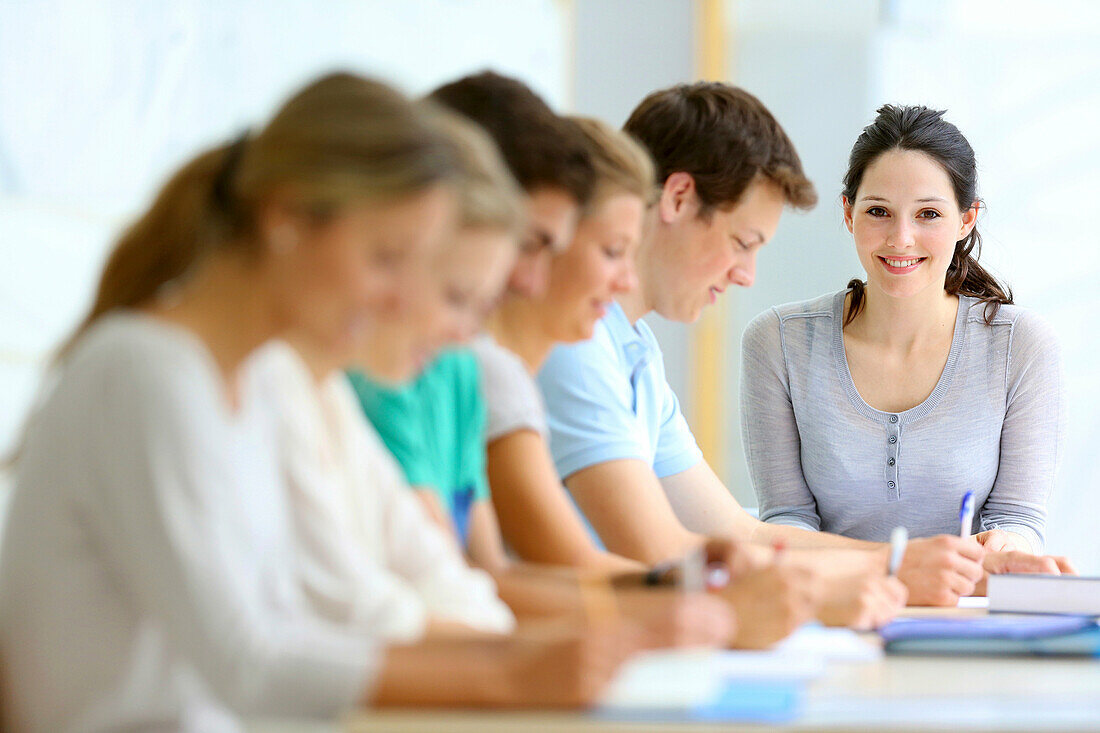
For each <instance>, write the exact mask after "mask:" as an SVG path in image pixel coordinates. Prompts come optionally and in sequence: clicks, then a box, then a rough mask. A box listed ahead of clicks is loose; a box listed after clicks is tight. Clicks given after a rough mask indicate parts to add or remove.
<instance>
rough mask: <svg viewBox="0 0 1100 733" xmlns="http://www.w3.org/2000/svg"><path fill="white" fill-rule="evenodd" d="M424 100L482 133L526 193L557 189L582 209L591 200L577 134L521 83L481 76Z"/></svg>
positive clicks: (591, 175) (588, 165)
mask: <svg viewBox="0 0 1100 733" xmlns="http://www.w3.org/2000/svg"><path fill="white" fill-rule="evenodd" d="M428 98H429V99H431V100H433V101H435V102H437V103H439V104H442V105H443V106H445V107H448V108H450V109H452V110H454V111H455V112H458V113H460V114H462V115H465V116H466V117H469V118H470V119H471V120H473V121H474V122H476V123H478V124H479V125H481V126H482V127H483V128H485V131H486V132H488V133H489V136H490V137H491V138H493V141H494V142H495V143H496V144H497V147H498V148H500V152H501V154H502V155H503V156H504V162H505V163H507V164H508V168H509V169H510V170H511V171H512V175H513V176H515V179H516V181H518V182H519V185H520V186H522V187H523V189H524V190H525V191H528V192H531V191H534V190H535V189H536V188H539V187H541V186H552V187H555V188H561V189H564V190H566V191H568V192H569V193H570V195H572V196H573V198H575V199H576V200H577V203H579V204H580V205H582V206H583V205H585V204H587V203H588V200H589V199H590V198H591V197H592V189H593V186H594V185H595V179H596V173H595V171H594V170H593V169H592V161H591V160H590V159H589V157H588V152H587V149H586V147H585V144H584V141H583V140H582V139H581V138H580V135H579V132H578V130H577V129H576V128H575V127H574V126H573V125H570V124H568V123H566V121H565V120H564V119H562V118H561V117H559V116H558V115H556V114H555V113H554V111H553V110H551V109H550V108H549V107H548V106H547V105H546V102H544V101H542V99H540V98H539V96H538V95H537V94H535V93H534V92H533V91H531V89H530V88H529V87H528V86H527V85H526V84H524V83H523V82H521V81H518V80H516V79H512V78H509V77H507V76H501V75H500V74H497V73H494V72H492V71H483V72H481V73H480V74H474V75H471V76H466V77H463V78H461V79H458V80H457V81H453V82H451V83H449V84H444V85H443V86H441V87H439V88H438V89H436V90H435V91H434V92H432V93H431V94H430V95H428Z"/></svg>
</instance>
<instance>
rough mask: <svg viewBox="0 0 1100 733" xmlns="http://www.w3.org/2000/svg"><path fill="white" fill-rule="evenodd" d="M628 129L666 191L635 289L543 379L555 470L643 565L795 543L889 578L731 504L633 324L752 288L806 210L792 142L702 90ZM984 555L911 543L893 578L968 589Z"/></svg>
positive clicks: (829, 565)
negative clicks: (762, 255)
mask: <svg viewBox="0 0 1100 733" xmlns="http://www.w3.org/2000/svg"><path fill="white" fill-rule="evenodd" d="M625 130H626V131H627V132H629V133H631V134H632V135H634V137H636V138H637V139H638V140H639V141H640V142H641V143H642V144H643V145H645V146H646V148H647V149H648V150H649V151H650V153H651V154H652V155H653V156H654V159H655V163H656V167H657V173H658V175H657V178H658V182H659V185H660V186H661V190H660V192H659V199H658V201H657V204H656V206H655V207H654V208H655V210H654V211H653V212H651V217H652V219H651V221H650V226H649V230H648V232H647V233H646V236H645V239H644V240H643V243H642V246H641V247H640V248H639V250H638V254H637V260H636V265H637V268H636V269H637V276H638V281H639V287H637V288H635V289H634V290H633V291H631V292H629V293H625V294H623V295H621V296H620V297H619V298H618V299H617V303H616V304H615V305H613V306H612V307H611V309H610V310H609V312H608V314H607V315H606V316H605V317H604V319H603V320H602V321H601V323H600V324H599V325H598V327H597V330H596V334H595V337H594V338H593V339H592V340H590V341H587V342H584V343H579V344H575V345H569V346H559V347H558V348H556V349H555V350H554V352H553V353H552V354H551V356H550V357H549V359H548V360H547V361H546V363H545V365H544V366H543V368H542V370H541V372H540V373H539V385H540V387H541V388H542V390H543V393H544V396H545V398H546V404H547V408H548V411H549V425H550V431H551V447H552V451H553V454H554V461H555V464H556V466H557V468H558V472H559V474H560V475H561V476H562V477H563V478H564V480H565V483H566V485H567V486H568V488H569V490H570V492H571V493H572V495H573V497H574V499H575V500H576V501H577V503H578V504H579V506H580V507H581V509H582V510H583V511H584V512H585V514H586V516H587V518H588V520H589V521H590V522H591V524H592V525H593V526H594V527H595V528H596V531H597V532H599V534H600V536H601V538H602V539H603V541H604V544H605V545H606V546H607V548H608V549H609V550H610V551H612V552H616V553H618V554H621V555H625V556H627V557H631V558H634V559H637V560H640V561H642V562H644V563H647V564H653V563H656V562H659V561H662V560H667V559H669V558H674V557H678V556H681V555H682V554H683V553H684V552H686V551H688V550H689V549H690V548H692V547H697V546H698V545H699V543H700V542H702V541H704V540H705V538H706V537H730V538H734V539H737V540H745V541H754V542H759V543H767V544H771V545H780V544H781V545H785V546H787V547H791V548H793V549H795V552H794V553H792V554H793V555H795V556H797V557H799V558H801V559H802V560H803V561H804V562H808V563H811V564H813V565H815V566H817V567H818V568H819V569H823V570H826V571H827V572H829V573H836V574H851V573H877V572H882V573H885V572H886V565H887V559H886V556H887V550H888V548H886V547H885V546H884V545H881V544H878V543H871V542H861V541H857V540H851V539H847V538H844V537H840V536H837V535H830V534H826V533H818V532H810V531H807V530H803V529H797V528H794V527H784V526H779V525H771V524H764V523H762V522H760V521H758V520H757V519H755V518H753V517H752V516H750V515H749V514H748V513H747V512H745V511H744V509H742V507H741V506H740V504H738V502H737V500H736V499H734V498H733V495H732V494H731V493H730V492H729V490H728V489H727V488H726V487H725V486H723V485H722V483H721V481H720V480H719V479H718V477H717V476H716V475H715V474H714V472H713V471H712V470H711V468H710V466H708V465H707V463H706V461H705V460H704V459H703V457H702V454H701V453H700V451H699V449H698V447H697V446H696V444H695V439H694V437H693V436H692V434H691V431H690V429H689V428H688V426H687V423H686V421H685V420H684V417H683V415H682V413H681V411H680V406H679V404H678V402H677V400H676V397H675V395H674V394H673V393H672V390H671V388H670V387H669V385H668V382H667V381H666V379H665V374H664V364H663V361H662V356H661V351H660V348H659V346H658V345H657V341H656V339H655V338H654V336H653V333H652V331H650V330H649V328H648V327H647V326H646V325H645V323H644V322H642V321H641V320H640V319H641V318H642V316H644V315H646V314H647V313H650V312H657V313H660V314H661V315H662V316H664V317H665V318H669V319H672V320H677V321H682V322H685V323H690V322H693V321H695V320H696V319H697V318H698V317H699V314H700V312H701V311H702V309H703V308H704V307H706V306H707V305H709V304H711V303H714V302H715V300H716V299H717V298H718V296H720V295H721V294H722V293H723V292H724V291H725V289H726V288H727V287H729V286H730V285H737V286H740V287H749V286H751V285H752V282H753V278H754V276H755V267H756V255H757V252H758V251H759V250H760V248H761V247H762V246H764V245H765V244H766V243H767V242H768V241H769V240H770V239H771V238H772V236H773V234H774V233H775V230H776V227H777V226H778V223H779V217H780V214H781V213H782V210H783V208H784V206H785V205H791V206H793V207H796V208H809V207H811V206H813V205H814V204H815V203H816V198H817V197H816V194H815V192H814V189H813V185H812V184H811V183H810V181H809V180H808V179H807V178H806V176H805V174H804V173H803V171H802V165H801V162H800V160H799V158H798V154H797V152H796V151H795V149H794V146H793V144H792V143H791V141H790V139H789V138H788V137H787V135H786V133H785V132H784V131H783V129H782V128H781V127H780V126H779V123H778V122H776V120H775V118H774V117H773V116H772V115H771V113H770V112H769V111H768V110H767V109H766V108H765V107H764V105H763V104H761V103H760V101H759V100H757V99H756V98H755V97H753V96H752V95H751V94H749V93H747V92H745V91H743V90H741V89H737V88H735V87H732V86H728V85H725V84H720V83H713V82H700V83H697V84H692V85H680V86H677V87H673V88H670V89H666V90H662V91H658V92H655V93H653V94H651V95H649V96H648V97H647V98H646V99H645V100H643V101H642V103H641V104H640V105H639V106H638V108H637V109H636V110H635V111H634V113H633V114H632V115H631V117H630V119H629V120H628V121H627V123H626V126H625ZM809 548H813V549H814V552H813V553H805V552H799V550H801V549H809ZM823 548H835V549H836V550H846V551H843V552H841V551H835V552H833V551H830V552H823V551H822V549H823ZM851 550H864V552H852V551H851ZM982 557H983V549H982V547H981V546H980V545H979V544H978V543H977V542H976V541H974V540H973V539H960V538H958V537H947V536H939V537H933V538H925V539H915V540H913V541H912V542H910V543H909V548H908V550H907V552H906V554H905V559H904V562H903V564H902V568H901V571H900V573H899V577H900V578H901V579H902V580H903V581H904V582H905V584H906V585H907V586H908V588H909V599H910V603H912V604H934V605H949V604H954V603H955V602H956V601H957V600H958V597H959V596H962V595H967V594H969V593H971V592H973V590H974V587H975V583H977V582H978V581H979V580H981V578H982V575H983V571H982V566H981V564H980V563H981V560H982Z"/></svg>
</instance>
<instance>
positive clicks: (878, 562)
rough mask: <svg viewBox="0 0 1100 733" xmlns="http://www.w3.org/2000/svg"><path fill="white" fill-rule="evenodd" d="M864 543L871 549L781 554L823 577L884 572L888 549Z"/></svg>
mask: <svg viewBox="0 0 1100 733" xmlns="http://www.w3.org/2000/svg"><path fill="white" fill-rule="evenodd" d="M866 544H868V545H871V548H872V549H869V550H849V549H842V548H841V549H837V548H820V549H792V550H787V551H785V552H784V554H785V556H786V557H787V561H788V562H792V563H794V564H797V565H801V566H802V567H805V568H809V569H811V570H813V571H815V572H816V573H817V574H818V575H819V576H820V577H822V578H824V579H825V580H828V579H829V578H831V577H851V576H853V575H885V574H886V572H887V565H888V563H889V552H890V550H889V548H888V547H887V546H885V545H879V544H877V543H873V542H868V543H866Z"/></svg>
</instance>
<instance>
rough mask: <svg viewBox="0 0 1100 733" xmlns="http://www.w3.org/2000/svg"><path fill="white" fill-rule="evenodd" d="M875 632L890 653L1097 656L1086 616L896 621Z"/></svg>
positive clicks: (1098, 636) (1099, 630) (1099, 647)
mask: <svg viewBox="0 0 1100 733" xmlns="http://www.w3.org/2000/svg"><path fill="white" fill-rule="evenodd" d="M879 634H880V635H881V636H882V639H883V641H884V642H885V644H886V651H887V652H889V653H895V654H963V655H968V654H1038V655H1058V656H1100V624H1097V621H1096V619H1095V618H1093V617H1090V616H1050V615H1036V614H1009V613H1005V614H991V615H989V616H974V617H966V618H901V619H897V620H895V621H893V622H891V623H889V624H887V625H886V626H885V627H883V628H882V629H881V630H880V631H879Z"/></svg>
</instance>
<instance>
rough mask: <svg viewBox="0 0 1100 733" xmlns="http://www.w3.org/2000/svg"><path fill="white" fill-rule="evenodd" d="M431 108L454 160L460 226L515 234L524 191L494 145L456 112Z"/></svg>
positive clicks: (432, 106)
mask: <svg viewBox="0 0 1100 733" xmlns="http://www.w3.org/2000/svg"><path fill="white" fill-rule="evenodd" d="M427 104H431V103H430V102H428V103H427ZM431 111H432V119H433V122H434V123H435V125H436V127H437V128H438V130H439V131H440V133H441V134H442V135H443V137H444V138H445V139H446V141H447V143H448V144H449V145H450V147H451V149H452V152H453V157H454V160H455V163H456V171H455V178H454V181H453V184H454V186H455V188H456V189H457V192H458V225H459V227H461V228H463V229H502V230H506V231H508V232H512V233H518V232H519V230H520V229H521V225H522V224H523V221H524V210H523V203H522V196H523V192H522V191H521V190H520V187H519V186H518V185H517V184H516V181H515V179H514V178H512V174H511V173H509V172H508V167H507V166H506V165H505V164H504V160H503V159H502V158H501V157H500V152H499V151H498V150H497V146H496V145H494V144H493V141H492V139H491V138H490V137H489V135H488V134H487V133H486V132H485V131H484V130H483V129H481V127H480V126H479V125H477V124H476V123H474V122H472V121H470V120H468V119H466V118H465V117H463V116H462V115H460V114H458V113H457V112H451V111H450V110H447V109H444V108H442V107H440V106H438V105H435V104H432V105H431ZM517 245H518V240H517Z"/></svg>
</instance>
